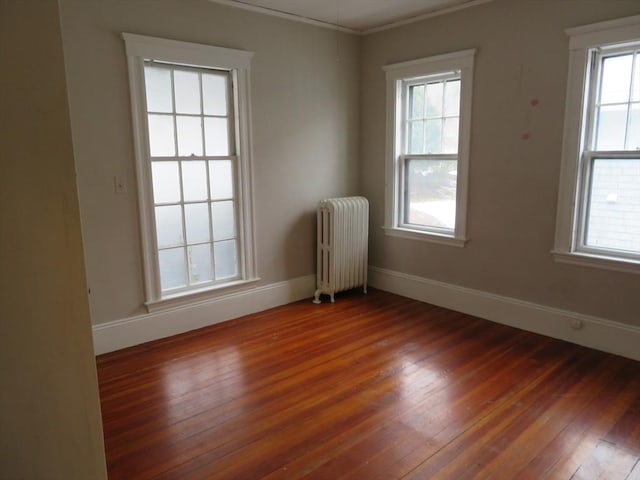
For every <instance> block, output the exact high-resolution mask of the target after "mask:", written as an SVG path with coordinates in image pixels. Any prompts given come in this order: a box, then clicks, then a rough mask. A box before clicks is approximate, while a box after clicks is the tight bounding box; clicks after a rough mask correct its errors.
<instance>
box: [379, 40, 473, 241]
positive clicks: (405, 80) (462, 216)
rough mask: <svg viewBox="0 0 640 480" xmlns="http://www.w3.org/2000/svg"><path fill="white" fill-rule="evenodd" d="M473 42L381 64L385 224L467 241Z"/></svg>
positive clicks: (401, 232)
mask: <svg viewBox="0 0 640 480" xmlns="http://www.w3.org/2000/svg"><path fill="white" fill-rule="evenodd" d="M474 53H475V51H474V50H466V51H463V52H457V53H452V54H447V55H440V56H437V57H430V58H425V59H421V60H414V61H410V62H404V63H399V64H394V65H388V66H386V67H384V69H385V71H386V76H387V115H388V118H387V175H386V178H387V191H386V214H385V230H386V232H387V233H388V234H390V235H394V236H401V237H408V238H416V239H421V240H427V241H433V242H438V243H446V244H450V245H456V246H463V245H464V242H465V241H466V205H467V171H468V163H469V126H470V117H471V81H472V78H471V77H472V70H473V57H474Z"/></svg>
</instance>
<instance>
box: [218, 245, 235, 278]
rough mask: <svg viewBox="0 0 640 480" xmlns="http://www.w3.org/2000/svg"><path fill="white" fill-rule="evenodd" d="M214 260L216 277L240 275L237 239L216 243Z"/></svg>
mask: <svg viewBox="0 0 640 480" xmlns="http://www.w3.org/2000/svg"><path fill="white" fill-rule="evenodd" d="M213 249H214V252H213V255H214V261H215V265H216V279H217V280H220V279H223V278H229V277H235V276H237V275H238V252H237V247H236V241H235V240H226V241H224V242H217V243H214V246H213Z"/></svg>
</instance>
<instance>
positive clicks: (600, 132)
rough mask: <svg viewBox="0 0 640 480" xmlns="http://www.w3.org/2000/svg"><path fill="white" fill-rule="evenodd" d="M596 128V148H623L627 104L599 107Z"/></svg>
mask: <svg viewBox="0 0 640 480" xmlns="http://www.w3.org/2000/svg"><path fill="white" fill-rule="evenodd" d="M597 120H598V124H597V125H598V126H597V130H596V150H624V134H625V131H626V128H627V106H626V105H613V106H608V107H600V108H599V112H598V118H597Z"/></svg>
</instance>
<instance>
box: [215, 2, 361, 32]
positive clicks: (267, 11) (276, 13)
mask: <svg viewBox="0 0 640 480" xmlns="http://www.w3.org/2000/svg"><path fill="white" fill-rule="evenodd" d="M209 1H210V2H211V3H219V4H220V5H225V6H227V7H235V8H241V9H243V10H248V11H250V12H255V13H262V14H264V15H270V16H272V17H278V18H284V19H285V20H293V21H294V22H300V23H306V24H307V25H313V26H315V27H323V28H330V29H331V30H338V31H339V32H344V33H351V34H354V35H362V32H361V31H359V30H354V29H352V28H347V27H343V26H341V25H337V24H335V23H331V22H324V21H322V20H316V19H315V18H310V17H304V16H302V15H296V14H294V13H289V12H283V11H282V10H275V9H273V8H267V7H260V6H258V5H251V4H250V3H245V2H240V1H237V0H209Z"/></svg>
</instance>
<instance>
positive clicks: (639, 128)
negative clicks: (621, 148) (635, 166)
mask: <svg viewBox="0 0 640 480" xmlns="http://www.w3.org/2000/svg"><path fill="white" fill-rule="evenodd" d="M638 67H640V65H638ZM627 150H640V104H636V105H632V106H631V118H630V119H629V129H628V130H627Z"/></svg>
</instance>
